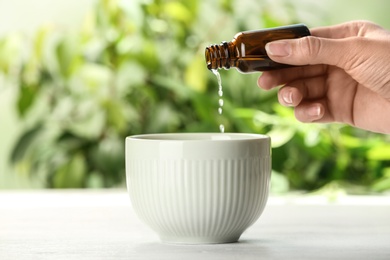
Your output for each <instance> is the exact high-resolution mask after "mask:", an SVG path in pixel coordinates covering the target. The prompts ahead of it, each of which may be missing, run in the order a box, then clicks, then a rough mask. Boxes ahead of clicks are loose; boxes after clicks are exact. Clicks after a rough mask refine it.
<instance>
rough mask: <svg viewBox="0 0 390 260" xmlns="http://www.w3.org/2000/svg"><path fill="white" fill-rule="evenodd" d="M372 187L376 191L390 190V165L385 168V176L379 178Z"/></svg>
mask: <svg viewBox="0 0 390 260" xmlns="http://www.w3.org/2000/svg"><path fill="white" fill-rule="evenodd" d="M371 189H372V190H373V191H376V192H383V191H387V190H390V167H387V168H384V169H383V177H382V178H380V179H379V180H377V181H376V182H375V183H374V184H373V185H372V186H371Z"/></svg>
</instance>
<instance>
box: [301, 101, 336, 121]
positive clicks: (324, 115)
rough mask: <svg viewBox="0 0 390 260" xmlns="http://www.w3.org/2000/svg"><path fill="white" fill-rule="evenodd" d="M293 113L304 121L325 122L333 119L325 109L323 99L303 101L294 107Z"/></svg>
mask: <svg viewBox="0 0 390 260" xmlns="http://www.w3.org/2000/svg"><path fill="white" fill-rule="evenodd" d="M294 113H295V117H296V119H298V120H299V121H301V122H304V123H310V122H321V123H325V122H331V121H333V120H332V118H331V115H330V113H329V110H328V109H327V106H326V102H325V101H323V100H318V101H315V102H303V103H301V104H299V105H298V106H297V107H295V110H294Z"/></svg>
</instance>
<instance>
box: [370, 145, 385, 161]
mask: <svg viewBox="0 0 390 260" xmlns="http://www.w3.org/2000/svg"><path fill="white" fill-rule="evenodd" d="M367 158H368V159H370V160H377V161H385V160H390V144H388V143H383V144H380V145H378V146H374V147H372V148H371V149H369V150H368V151H367Z"/></svg>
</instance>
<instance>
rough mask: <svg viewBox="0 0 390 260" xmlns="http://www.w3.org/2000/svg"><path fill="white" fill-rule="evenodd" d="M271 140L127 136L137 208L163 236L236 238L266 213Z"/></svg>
mask: <svg viewBox="0 0 390 260" xmlns="http://www.w3.org/2000/svg"><path fill="white" fill-rule="evenodd" d="M270 174H271V154H270V138H269V137H268V136H264V135H256V134H218V133H202V134H150V135H138V136H130V137H127V138H126V179H127V189H128V192H129V194H130V198H131V202H132V206H133V208H134V210H135V211H136V213H137V215H138V216H139V217H140V219H142V220H143V221H144V222H145V223H146V224H147V225H148V226H150V227H151V228H152V229H153V230H154V231H155V232H157V234H158V235H159V237H160V238H161V240H162V241H163V242H171V243H227V242H235V241H237V240H238V239H239V237H240V236H241V234H242V233H243V232H244V231H245V230H246V229H247V228H248V227H249V226H251V225H252V224H253V223H254V222H255V221H256V220H257V219H258V218H259V217H260V215H261V213H262V211H263V209H264V207H265V205H266V202H267V198H268V192H269V183H270Z"/></svg>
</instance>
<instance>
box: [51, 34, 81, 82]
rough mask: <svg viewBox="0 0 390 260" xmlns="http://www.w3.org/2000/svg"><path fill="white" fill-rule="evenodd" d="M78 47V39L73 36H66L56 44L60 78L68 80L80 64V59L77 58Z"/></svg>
mask: <svg viewBox="0 0 390 260" xmlns="http://www.w3.org/2000/svg"><path fill="white" fill-rule="evenodd" d="M78 47H79V45H78V38H77V36H74V35H69V36H68V35H66V36H65V37H63V38H62V39H60V40H59V42H58V44H57V47H56V56H57V65H58V68H59V72H60V73H61V76H62V77H63V78H65V79H67V78H69V77H70V75H71V74H72V72H73V71H74V70H76V68H77V66H78V65H79V64H80V63H81V60H80V57H78V51H79V49H78Z"/></svg>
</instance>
